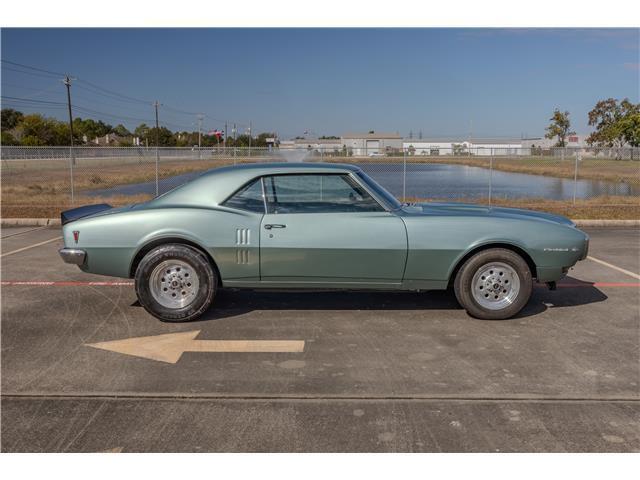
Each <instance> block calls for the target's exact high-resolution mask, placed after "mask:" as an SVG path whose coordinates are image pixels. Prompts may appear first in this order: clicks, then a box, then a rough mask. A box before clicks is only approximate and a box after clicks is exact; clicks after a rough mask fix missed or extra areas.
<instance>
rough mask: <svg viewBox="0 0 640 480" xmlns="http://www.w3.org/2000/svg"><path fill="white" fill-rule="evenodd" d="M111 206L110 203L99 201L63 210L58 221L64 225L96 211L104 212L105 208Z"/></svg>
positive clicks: (110, 207)
mask: <svg viewBox="0 0 640 480" xmlns="http://www.w3.org/2000/svg"><path fill="white" fill-rule="evenodd" d="M112 208H113V207H112V206H111V205H108V204H106V203H100V204H97V205H85V206H84V207H78V208H73V209H71V210H65V211H64V212H62V213H61V214H60V222H61V223H62V225H66V224H67V223H69V222H73V221H74V220H78V219H80V218H84V217H88V216H90V215H94V214H96V213H100V212H104V211H105V210H110V209H112Z"/></svg>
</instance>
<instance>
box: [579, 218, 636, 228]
mask: <svg viewBox="0 0 640 480" xmlns="http://www.w3.org/2000/svg"><path fill="white" fill-rule="evenodd" d="M573 222H574V223H575V224H576V225H577V226H579V227H640V220H573Z"/></svg>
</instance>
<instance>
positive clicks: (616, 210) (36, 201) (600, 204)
mask: <svg viewBox="0 0 640 480" xmlns="http://www.w3.org/2000/svg"><path fill="white" fill-rule="evenodd" d="M10 198H11V200H12V202H10V203H7V202H6V201H4V200H3V203H2V217H3V218H58V217H59V216H60V212H61V211H63V210H67V209H70V208H74V207H77V206H80V205H86V204H92V203H108V204H110V205H113V206H121V205H127V204H130V203H139V202H144V201H147V200H150V199H151V198H152V196H151V195H144V194H140V195H117V196H112V197H105V198H101V197H84V196H80V197H76V202H75V203H74V204H73V205H71V203H70V201H69V196H68V194H67V193H57V194H52V193H42V194H38V195H26V196H22V197H16V196H12V197H10ZM3 199H4V193H3ZM407 201H410V202H417V201H420V202H425V201H450V199H425V198H408V199H407ZM456 201H457V202H468V203H477V204H484V205H487V204H488V203H489V201H488V199H487V198H481V199H464V198H462V199H456ZM492 205H497V206H505V207H516V208H526V209H532V210H539V211H543V212H549V213H555V214H558V215H564V216H565V217H569V218H574V219H585V220H586V219H619V220H637V219H640V199H638V198H634V197H625V196H602V197H595V198H591V199H588V200H577V201H576V204H575V205H573V204H572V202H571V201H570V200H547V199H544V198H524V199H505V198H494V199H493V200H492Z"/></svg>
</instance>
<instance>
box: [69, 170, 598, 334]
mask: <svg viewBox="0 0 640 480" xmlns="http://www.w3.org/2000/svg"><path fill="white" fill-rule="evenodd" d="M62 224H63V234H64V243H65V248H63V249H62V250H60V255H61V256H62V258H63V259H64V261H65V262H67V263H72V264H76V265H78V266H79V267H80V268H81V269H82V270H83V271H85V272H91V273H97V274H101V275H111V276H116V277H126V278H135V288H136V293H137V295H138V299H139V300H140V303H141V304H142V305H143V306H144V308H145V309H146V310H147V311H148V312H149V313H151V314H152V315H155V316H156V317H158V318H159V319H161V320H165V321H176V322H180V321H188V320H192V319H194V318H196V317H198V316H199V315H201V314H202V313H203V312H204V311H205V310H207V309H208V308H209V306H210V305H211V303H212V302H213V299H214V297H215V295H216V292H217V290H218V289H219V288H222V287H233V288H242V287H244V288H252V289H255V288H290V289H295V288H307V289H308V288H316V289H317V288H331V289H336V288H343V289H379V290H413V291H418V290H442V289H446V288H449V287H453V289H454V291H455V295H456V297H457V299H458V301H459V302H460V304H461V305H462V306H463V307H464V308H465V309H466V310H467V312H468V313H469V314H470V315H472V316H474V317H477V318H482V319H504V318H509V317H512V316H513V315H515V314H517V313H518V312H519V311H520V310H521V309H522V308H523V307H524V305H525V304H526V303H527V301H528V300H529V297H530V295H531V289H532V286H533V285H532V284H533V280H534V279H535V280H536V281H538V282H544V283H547V284H548V285H549V287H550V288H554V287H555V282H556V280H559V279H560V278H562V277H563V276H564V275H565V274H566V273H567V271H568V269H569V268H570V267H571V266H573V265H574V264H575V263H576V262H577V261H578V260H582V259H584V258H586V256H587V250H588V247H589V237H588V236H587V235H586V234H585V233H583V232H581V231H580V230H578V229H577V228H575V225H574V224H573V223H572V222H571V221H570V220H568V219H566V218H564V217H560V216H556V215H551V214H547V213H540V212H534V211H527V210H518V209H511V208H493V207H487V206H481V205H466V204H456V203H446V204H445V203H419V204H402V203H400V202H399V201H398V200H396V199H395V198H394V197H393V196H392V195H391V194H390V193H389V192H387V191H386V190H385V189H384V188H382V187H381V186H380V185H378V184H377V183H376V182H375V181H374V180H372V179H371V178H370V177H368V176H367V175H366V174H365V173H364V172H363V171H362V170H361V169H360V168H359V167H357V166H352V165H339V164H322V163H271V164H245V165H240V166H233V167H224V168H219V169H215V170H211V171H209V172H206V173H204V174H202V175H201V176H199V177H198V178H196V179H195V180H193V181H191V182H189V183H187V184H185V185H182V186H180V187H178V188H176V189H174V190H172V191H170V192H168V193H166V194H164V195H161V196H159V197H157V198H155V199H154V200H151V201H149V202H146V203H141V204H136V205H130V206H126V207H122V208H111V207H110V206H109V205H104V204H103V205H90V206H85V207H80V208H76V209H73V210H68V211H65V212H63V213H62Z"/></svg>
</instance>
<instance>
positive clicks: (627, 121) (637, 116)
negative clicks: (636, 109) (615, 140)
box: [620, 113, 640, 148]
mask: <svg viewBox="0 0 640 480" xmlns="http://www.w3.org/2000/svg"><path fill="white" fill-rule="evenodd" d="M620 127H621V130H622V135H623V137H624V141H625V142H626V143H628V144H629V145H631V146H632V147H636V148H637V147H640V113H631V114H629V115H626V116H625V117H624V118H623V119H622V120H620Z"/></svg>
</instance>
